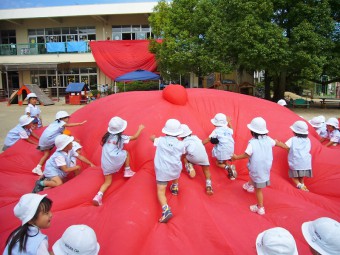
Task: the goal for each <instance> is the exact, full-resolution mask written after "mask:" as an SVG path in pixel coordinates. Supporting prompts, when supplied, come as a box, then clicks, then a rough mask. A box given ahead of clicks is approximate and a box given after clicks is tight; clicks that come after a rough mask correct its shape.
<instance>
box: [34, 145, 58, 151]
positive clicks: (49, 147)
mask: <svg viewBox="0 0 340 255" xmlns="http://www.w3.org/2000/svg"><path fill="white" fill-rule="evenodd" d="M53 148H54V144H53V145H51V146H44V147H43V146H38V147H37V149H38V150H39V151H46V150H52V149H53Z"/></svg>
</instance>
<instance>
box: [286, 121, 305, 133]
mask: <svg viewBox="0 0 340 255" xmlns="http://www.w3.org/2000/svg"><path fill="white" fill-rule="evenodd" d="M290 129H291V130H293V132H294V133H296V134H301V135H308V126H307V123H306V122H304V121H302V120H298V121H295V122H294V124H293V125H291V126H290Z"/></svg>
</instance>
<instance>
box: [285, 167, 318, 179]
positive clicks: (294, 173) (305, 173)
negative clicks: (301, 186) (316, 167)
mask: <svg viewBox="0 0 340 255" xmlns="http://www.w3.org/2000/svg"><path fill="white" fill-rule="evenodd" d="M288 175H289V177H290V178H299V177H309V178H310V177H313V173H312V170H311V169H309V170H291V169H289V171H288Z"/></svg>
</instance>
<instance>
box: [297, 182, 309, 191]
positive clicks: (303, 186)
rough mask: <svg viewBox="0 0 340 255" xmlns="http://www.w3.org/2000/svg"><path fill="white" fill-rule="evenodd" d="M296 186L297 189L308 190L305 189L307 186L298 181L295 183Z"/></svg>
mask: <svg viewBox="0 0 340 255" xmlns="http://www.w3.org/2000/svg"><path fill="white" fill-rule="evenodd" d="M296 187H297V188H298V189H301V190H303V191H309V190H308V189H307V187H306V186H305V185H304V184H303V183H299V184H298V185H296Z"/></svg>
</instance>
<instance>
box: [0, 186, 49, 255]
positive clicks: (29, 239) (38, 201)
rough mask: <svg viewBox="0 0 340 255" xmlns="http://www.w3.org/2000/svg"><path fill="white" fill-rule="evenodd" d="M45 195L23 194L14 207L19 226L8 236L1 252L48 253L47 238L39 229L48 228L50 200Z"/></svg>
mask: <svg viewBox="0 0 340 255" xmlns="http://www.w3.org/2000/svg"><path fill="white" fill-rule="evenodd" d="M46 196H47V195H39V194H32V193H29V194H25V195H23V196H22V197H21V198H20V201H19V202H18V203H17V204H16V206H15V207H14V215H15V216H16V217H17V218H19V220H20V221H21V226H20V227H18V228H17V229H15V230H14V231H13V232H12V233H11V234H10V235H9V237H8V239H7V242H6V248H5V250H4V252H3V254H4V255H5V254H6V255H7V254H46V255H47V254H50V253H49V252H48V238H47V236H46V235H44V234H43V233H41V231H40V229H45V228H49V227H50V224H51V219H52V212H51V208H52V201H51V200H50V199H49V198H47V197H46Z"/></svg>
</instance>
